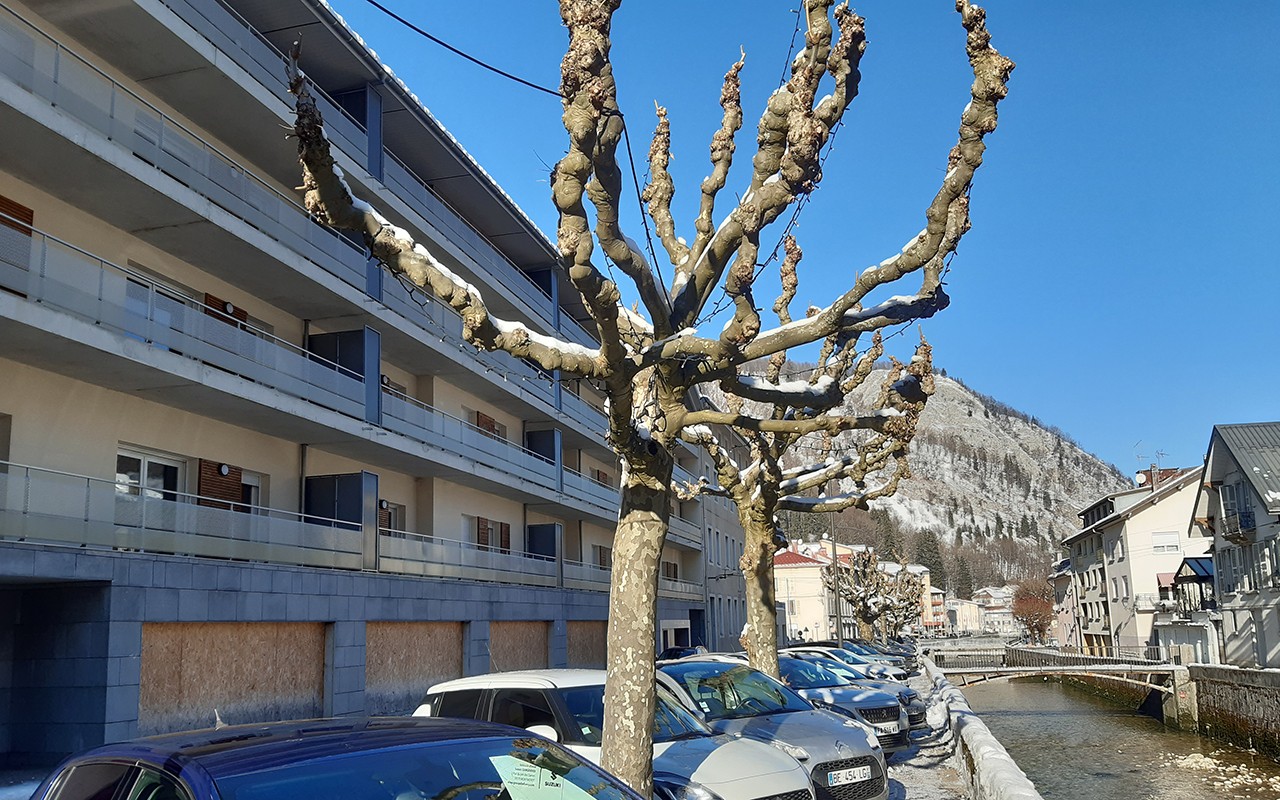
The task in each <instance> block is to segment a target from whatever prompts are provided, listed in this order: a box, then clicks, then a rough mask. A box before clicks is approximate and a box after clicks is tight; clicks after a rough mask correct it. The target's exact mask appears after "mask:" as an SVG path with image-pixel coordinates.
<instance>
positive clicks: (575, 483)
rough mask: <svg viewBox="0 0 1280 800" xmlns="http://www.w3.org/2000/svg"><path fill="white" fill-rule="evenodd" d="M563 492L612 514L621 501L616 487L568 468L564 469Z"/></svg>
mask: <svg viewBox="0 0 1280 800" xmlns="http://www.w3.org/2000/svg"><path fill="white" fill-rule="evenodd" d="M564 490H565V491H566V492H569V493H572V494H574V495H577V496H579V497H585V498H587V499H588V500H590V501H591V502H593V503H595V504H596V505H598V506H601V507H603V508H607V509H612V510H613V511H614V513H616V512H617V509H618V504H619V502H620V500H621V497H620V495H619V493H618V489H617V488H616V487H613V486H610V485H609V484H607V483H601V482H600V481H598V480H596V479H595V478H591V477H588V476H586V475H583V474H582V473H581V472H578V471H577V470H576V469H572V468H570V467H565V468H564Z"/></svg>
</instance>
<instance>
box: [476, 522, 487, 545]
mask: <svg viewBox="0 0 1280 800" xmlns="http://www.w3.org/2000/svg"><path fill="white" fill-rule="evenodd" d="M476 544H478V545H480V546H481V547H488V546H489V520H487V519H485V518H484V517H476Z"/></svg>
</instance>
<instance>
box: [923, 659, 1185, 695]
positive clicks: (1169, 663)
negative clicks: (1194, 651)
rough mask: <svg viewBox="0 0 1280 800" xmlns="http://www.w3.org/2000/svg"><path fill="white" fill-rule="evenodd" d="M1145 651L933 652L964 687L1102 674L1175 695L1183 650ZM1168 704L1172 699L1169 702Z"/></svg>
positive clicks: (944, 669)
mask: <svg viewBox="0 0 1280 800" xmlns="http://www.w3.org/2000/svg"><path fill="white" fill-rule="evenodd" d="M1142 650H1143V652H1141V653H1138V652H1132V653H1127V652H1123V651H1121V652H1115V653H1075V652H1064V651H1060V650H1055V649H1050V648H1039V647H1000V648H969V649H965V648H956V649H945V650H942V649H939V650H935V651H933V652H931V653H930V658H931V659H932V660H933V662H934V664H935V665H936V667H937V669H938V671H939V672H941V673H943V674H944V675H946V676H947V679H948V680H950V681H952V682H953V683H955V684H957V685H960V686H967V685H969V684H972V683H980V682H983V681H992V680H1007V679H1010V678H1028V677H1037V676H1055V677H1060V676H1076V677H1098V678H1107V679H1108V680H1112V681H1117V682H1119V683H1127V684H1131V685H1134V686H1138V687H1141V688H1145V689H1148V690H1150V691H1152V692H1158V693H1159V694H1161V695H1164V696H1165V697H1166V698H1167V699H1174V698H1173V697H1172V696H1173V694H1174V693H1175V692H1176V691H1178V690H1179V684H1180V683H1181V681H1179V680H1177V677H1176V676H1177V673H1178V672H1179V671H1181V672H1182V673H1184V674H1185V672H1186V669H1185V668H1184V667H1182V666H1180V662H1181V657H1180V656H1181V653H1176V652H1175V653H1170V652H1168V651H1167V650H1165V649H1164V648H1142ZM1166 705H1167V703H1166Z"/></svg>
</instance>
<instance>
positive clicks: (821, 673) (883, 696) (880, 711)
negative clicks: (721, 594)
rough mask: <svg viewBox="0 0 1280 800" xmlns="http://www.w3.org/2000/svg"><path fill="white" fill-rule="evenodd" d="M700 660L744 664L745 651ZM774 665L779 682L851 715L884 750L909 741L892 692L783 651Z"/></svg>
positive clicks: (819, 703)
mask: <svg viewBox="0 0 1280 800" xmlns="http://www.w3.org/2000/svg"><path fill="white" fill-rule="evenodd" d="M700 660H704V661H725V662H729V663H734V664H746V663H747V654H746V653H708V654H707V655H705V656H701V657H700ZM778 668H779V671H780V674H781V677H782V682H783V683H785V684H786V685H787V686H788V687H790V688H791V689H793V690H795V692H796V693H797V694H799V695H800V696H801V697H803V698H804V699H806V700H808V701H809V702H810V703H811V704H813V705H814V706H816V707H818V708H828V709H831V710H832V711H836V712H837V713H840V714H844V715H846V716H850V717H853V718H854V719H856V720H858V721H859V722H861V723H862V724H864V725H866V726H867V727H869V728H871V729H872V731H873V732H874V733H875V735H876V740H877V741H878V742H879V743H880V747H881V748H883V749H884V751H885V752H887V753H894V752H897V751H899V750H903V749H905V748H907V747H909V746H910V745H911V738H910V734H909V733H908V731H909V730H910V723H909V721H908V720H907V716H906V712H905V711H904V710H903V708H902V704H901V703H899V702H898V698H897V696H896V695H895V694H894V693H891V692H883V691H881V690H879V689H875V688H872V687H866V686H856V687H855V686H854V685H853V684H852V683H851V682H850V681H848V680H846V679H844V678H841V677H840V676H839V675H836V674H834V673H831V672H828V671H827V670H825V669H823V668H822V667H820V666H817V665H815V664H812V663H808V662H805V661H802V660H800V659H798V658H795V657H793V656H789V655H786V654H783V653H779V654H778ZM903 688H906V687H905V686H904V687H903Z"/></svg>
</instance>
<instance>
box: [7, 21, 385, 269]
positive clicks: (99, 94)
mask: <svg viewBox="0 0 1280 800" xmlns="http://www.w3.org/2000/svg"><path fill="white" fill-rule="evenodd" d="M0 74H2V75H4V76H5V77H7V78H9V79H10V80H12V81H13V82H14V83H16V84H17V85H18V86H20V87H22V88H23V89H24V90H26V91H28V92H30V93H32V94H34V95H36V96H38V97H41V98H43V99H45V100H47V101H48V102H49V103H50V104H52V105H53V106H54V107H56V108H58V109H59V110H60V111H61V112H62V113H64V114H67V115H68V116H71V117H72V118H74V119H76V120H78V121H80V122H81V123H83V124H85V125H86V126H88V127H90V128H92V129H94V130H96V131H97V132H98V133H100V134H102V135H103V136H105V137H106V138H107V139H109V140H111V141H112V142H114V143H115V144H117V145H119V146H120V147H122V148H124V149H125V150H126V151H129V152H131V153H132V154H133V155H135V156H137V157H138V158H139V159H141V160H143V161H145V162H146V163H148V164H150V165H152V166H154V167H155V168H157V169H159V170H160V171H162V172H164V173H165V174H167V175H169V176H170V177H171V178H174V179H175V180H177V181H178V182H179V183H182V184H184V185H185V186H187V187H188V188H190V189H192V190H193V191H195V192H197V193H199V194H201V195H203V196H204V197H207V198H208V199H209V200H210V201H212V202H213V203H215V204H216V205H218V206H219V207H221V208H222V209H223V210H225V211H227V212H228V213H230V214H231V215H232V216H235V217H237V218H239V219H240V220H242V221H244V222H246V223H248V224H249V225H251V226H253V227H254V228H256V229H258V230H259V231H261V232H263V233H264V234H266V235H267V236H269V237H270V238H272V239H275V240H276V241H278V242H280V243H281V244H283V245H285V246H286V247H288V248H289V249H291V250H293V251H294V252H296V253H298V254H299V255H301V256H303V257H304V258H307V259H308V260H310V261H312V262H314V263H315V264H317V265H319V266H320V267H322V268H323V269H325V270H326V271H328V272H330V273H331V274H333V275H335V276H336V277H338V278H340V279H341V280H343V281H345V282H346V283H348V284H350V285H352V286H354V287H356V288H358V289H361V290H363V288H364V285H365V264H366V257H365V253H364V249H363V247H361V246H360V245H357V244H355V243H354V242H352V241H350V240H348V239H346V238H345V237H343V236H341V235H339V234H338V233H337V232H336V231H333V230H332V229H329V228H326V227H324V226H321V225H318V224H316V223H315V222H313V221H312V220H311V219H310V218H309V217H308V216H307V213H306V211H305V210H304V209H303V208H302V207H301V206H300V205H298V203H297V202H295V201H294V200H293V199H291V198H289V197H286V196H285V195H284V194H282V193H280V192H278V191H277V190H276V189H274V188H273V187H272V186H271V185H270V184H269V183H267V182H266V181H264V180H263V179H261V178H259V177H258V176H257V175H255V174H253V173H252V172H250V171H249V170H247V169H245V168H244V167H242V166H241V165H240V164H238V163H237V162H236V161H234V160H233V159H232V158H231V157H230V156H228V155H227V154H225V153H223V152H222V151H221V150H219V149H218V148H217V147H215V146H213V145H212V144H210V143H209V142H207V141H205V140H204V139H202V138H201V137H200V136H199V135H198V134H196V133H195V132H194V131H192V130H190V129H189V128H187V127H186V126H184V125H183V124H182V123H180V122H178V121H177V120H174V119H173V118H172V117H170V116H168V115H167V114H165V113H164V112H163V111H161V110H160V109H159V108H157V107H156V106H155V105H153V104H152V103H150V102H148V101H146V100H144V99H143V98H142V97H141V96H139V95H138V94H136V93H134V92H132V91H130V90H129V89H127V88H125V87H124V86H122V85H121V84H120V83H118V82H117V81H115V80H114V79H112V78H111V77H110V76H108V75H107V74H106V73H104V72H103V71H101V70H99V69H98V68H97V67H95V66H93V65H92V64H91V63H89V62H88V61H87V60H85V59H84V58H81V57H80V56H79V55H78V54H77V53H76V52H75V51H73V50H71V49H68V48H67V47H65V46H64V45H63V44H62V43H61V42H59V41H57V40H56V39H54V38H53V37H51V36H49V35H48V34H47V33H45V32H43V31H41V30H40V29H38V28H36V27H35V26H34V25H32V24H31V23H29V22H27V21H26V20H25V19H23V18H22V17H21V16H19V15H18V14H16V13H15V12H13V11H12V10H11V9H9V8H8V7H7V6H4V5H3V4H0Z"/></svg>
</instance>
